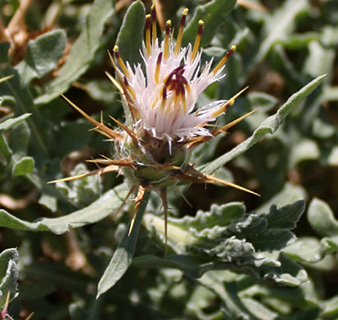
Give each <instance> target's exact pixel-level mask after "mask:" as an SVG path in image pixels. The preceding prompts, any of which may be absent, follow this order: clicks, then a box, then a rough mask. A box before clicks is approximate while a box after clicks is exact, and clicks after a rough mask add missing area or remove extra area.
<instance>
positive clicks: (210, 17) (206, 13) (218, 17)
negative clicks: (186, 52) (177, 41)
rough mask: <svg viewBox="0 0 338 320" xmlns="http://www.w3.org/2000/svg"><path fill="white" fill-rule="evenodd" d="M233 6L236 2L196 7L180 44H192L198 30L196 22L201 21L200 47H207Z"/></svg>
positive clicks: (225, 0) (224, 0) (216, 0)
mask: <svg viewBox="0 0 338 320" xmlns="http://www.w3.org/2000/svg"><path fill="white" fill-rule="evenodd" d="M235 4H236V0H213V1H210V2H208V3H206V4H204V5H200V6H198V7H197V9H196V10H195V13H194V16H193V18H192V19H191V21H190V22H189V24H188V25H187V27H186V28H185V30H184V33H183V39H182V44H183V45H187V44H188V43H189V42H190V43H191V44H193V43H194V41H195V38H196V35H197V30H198V21H199V20H200V19H202V20H203V21H204V30H203V36H202V39H201V46H202V47H203V46H207V45H208V44H209V43H210V42H211V40H212V39H213V37H214V35H215V33H216V31H217V28H218V27H219V25H220V24H221V23H222V22H223V21H224V20H225V19H226V17H227V15H228V14H229V13H230V12H231V10H232V9H233V8H234V6H235Z"/></svg>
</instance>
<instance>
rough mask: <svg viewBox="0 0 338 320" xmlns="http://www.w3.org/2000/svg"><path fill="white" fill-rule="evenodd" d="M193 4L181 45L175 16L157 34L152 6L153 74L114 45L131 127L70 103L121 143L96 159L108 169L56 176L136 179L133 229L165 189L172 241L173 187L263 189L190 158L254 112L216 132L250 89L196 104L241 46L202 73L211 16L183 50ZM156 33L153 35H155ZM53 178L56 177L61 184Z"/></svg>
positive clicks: (147, 46) (149, 43) (149, 50)
mask: <svg viewBox="0 0 338 320" xmlns="http://www.w3.org/2000/svg"><path fill="white" fill-rule="evenodd" d="M187 13H188V10H187V9H185V10H184V11H183V13H182V18H181V22H180V27H179V31H178V36H177V40H176V44H174V43H173V41H172V39H170V33H171V22H170V20H168V21H167V24H166V32H165V37H164V40H163V41H162V42H161V43H160V42H159V39H158V38H157V33H156V32H157V31H156V30H157V25H156V12H155V7H154V5H153V7H152V13H151V15H147V16H146V27H145V28H146V30H145V33H146V39H145V43H144V44H143V54H142V58H143V60H144V67H145V73H143V70H142V68H141V65H140V64H138V65H134V66H133V68H132V67H131V66H130V64H129V63H128V62H127V63H125V62H124V61H123V60H122V58H121V56H120V54H119V51H118V47H117V46H115V47H114V57H112V56H111V55H110V58H111V61H112V64H113V66H114V69H115V75H116V78H117V79H115V78H114V77H113V76H111V75H110V74H108V73H107V75H108V77H109V79H110V80H111V81H112V82H113V84H114V85H115V86H116V87H117V89H118V90H119V91H120V94H121V96H122V98H123V102H124V104H125V105H126V107H127V109H128V110H129V113H128V114H127V115H126V117H130V118H131V119H129V118H128V120H131V121H128V123H130V122H131V125H130V126H127V125H125V124H123V123H121V122H119V121H118V120H116V119H114V118H112V117H111V119H112V120H113V121H114V122H115V123H116V124H117V126H118V128H117V129H111V128H109V127H107V126H106V125H104V124H103V122H102V120H101V122H98V121H96V120H95V119H93V118H91V117H90V116H89V115H87V114H86V113H85V112H84V111H82V110H81V109H80V108H79V107H77V106H76V105H75V104H74V103H72V102H71V101H69V100H68V99H67V98H66V97H64V99H66V101H68V103H69V104H70V105H72V106H73V107H74V108H75V109H76V110H77V111H78V112H80V113H81V114H82V116H83V117H85V118H86V119H87V120H88V121H89V122H91V123H92V124H93V125H94V126H95V130H96V131H97V132H99V133H100V134H102V135H104V136H106V137H107V138H109V139H110V140H111V141H113V142H114V144H115V149H116V157H115V158H114V159H109V158H104V159H95V160H91V161H90V162H94V163H96V164H97V165H104V167H102V168H100V169H98V170H95V171H92V172H90V173H86V174H82V175H79V176H75V177H68V178H64V179H61V180H56V181H70V180H75V179H79V178H83V177H86V176H90V175H101V174H104V173H108V172H118V173H119V174H122V175H124V176H125V177H126V178H127V179H128V181H130V182H131V185H132V187H131V191H130V193H129V194H131V193H132V192H133V191H134V190H136V189H137V190H138V191H137V196H136V198H135V203H136V205H135V209H134V215H133V217H132V220H131V224H130V228H129V234H130V232H131V231H132V229H133V225H134V222H135V218H136V213H137V210H138V207H139V205H140V203H141V201H142V199H143V197H144V194H145V192H146V191H147V190H155V191H158V192H159V193H160V195H161V198H162V201H163V208H164V217H165V219H164V220H165V241H166V242H167V209H168V205H167V196H166V188H167V187H169V186H171V185H173V184H175V183H177V182H178V181H186V182H189V183H217V184H221V185H225V186H230V187H233V188H236V189H239V190H242V191H246V192H249V193H252V194H255V195H258V194H257V193H255V192H253V191H251V190H248V189H246V188H243V187H240V186H238V185H236V184H233V183H230V182H228V181H224V180H221V179H218V178H216V177H214V176H211V175H207V174H205V173H202V172H199V171H198V170H196V169H195V168H194V167H193V166H192V165H191V164H190V163H189V158H190V153H191V152H192V150H193V149H194V148H195V147H196V146H198V145H200V144H201V143H204V142H206V141H208V140H210V139H212V138H213V137H215V136H217V135H219V134H221V133H224V132H225V131H227V130H228V129H229V128H231V127H232V126H233V125H235V124H236V123H238V122H239V121H241V120H243V119H244V118H245V117H247V116H248V115H250V114H251V113H252V112H251V113H248V114H246V115H244V116H243V117H241V118H239V119H237V120H235V121H233V122H231V123H228V124H227V125H225V126H223V127H221V128H216V127H214V128H213V129H212V130H209V129H207V128H206V126H207V124H208V123H209V122H210V121H214V120H215V119H216V118H217V117H218V116H220V115H221V114H223V113H224V112H225V111H226V110H227V109H228V108H229V107H231V106H232V105H233V104H234V102H235V99H236V98H237V97H238V96H239V95H240V94H241V93H242V92H243V91H244V90H245V89H244V90H242V91H241V92H239V93H238V94H236V95H235V96H234V97H232V98H231V99H230V100H228V101H215V102H214V103H212V104H211V105H208V106H205V107H203V108H200V109H196V101H197V99H198V96H199V95H200V94H201V93H202V92H203V91H204V90H205V89H206V88H207V87H208V86H209V85H210V84H211V83H212V82H215V81H218V80H219V79H220V78H221V77H222V76H221V75H220V74H221V72H222V70H223V69H224V66H225V63H226V61H227V60H228V59H229V58H230V56H231V55H232V54H233V52H234V51H235V50H236V47H235V46H232V47H231V50H230V51H229V52H228V53H227V54H226V55H225V56H224V57H223V59H221V61H220V62H219V63H218V64H217V65H216V67H215V68H214V69H212V70H211V65H212V61H210V62H208V63H207V64H206V66H205V68H204V70H203V71H202V72H199V71H200V64H201V54H202V53H201V51H198V50H199V43H200V40H201V36H202V31H203V25H204V24H203V21H200V22H199V29H198V33H197V36H196V39H195V43H194V45H193V46H192V45H191V44H189V45H188V46H187V47H184V48H181V40H182V34H183V28H184V24H185V19H186V15H187ZM151 35H152V37H151ZM56 181H53V182H56Z"/></svg>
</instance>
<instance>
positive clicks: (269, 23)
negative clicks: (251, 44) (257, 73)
mask: <svg viewBox="0 0 338 320" xmlns="http://www.w3.org/2000/svg"><path fill="white" fill-rule="evenodd" d="M306 8H308V2H307V1H306V0H299V1H296V2H295V1H293V0H288V1H285V2H284V3H283V5H282V6H281V7H280V8H279V9H278V10H276V11H275V12H274V13H273V14H272V15H270V16H267V17H266V19H265V24H264V29H263V34H262V36H261V39H263V40H262V41H261V42H260V43H257V52H255V53H253V52H252V51H250V52H248V55H247V57H246V59H245V60H244V61H247V62H246V65H247V66H246V69H247V70H249V71H251V70H252V69H253V68H254V67H255V66H257V64H259V63H260V62H261V61H263V60H264V59H265V57H266V56H267V54H268V52H269V51H270V49H271V47H272V46H273V45H274V44H275V43H277V42H278V41H283V40H285V39H287V36H288V35H289V34H290V33H291V32H292V30H293V29H294V27H295V21H296V17H297V15H299V13H300V12H302V11H304V10H305V9H306Z"/></svg>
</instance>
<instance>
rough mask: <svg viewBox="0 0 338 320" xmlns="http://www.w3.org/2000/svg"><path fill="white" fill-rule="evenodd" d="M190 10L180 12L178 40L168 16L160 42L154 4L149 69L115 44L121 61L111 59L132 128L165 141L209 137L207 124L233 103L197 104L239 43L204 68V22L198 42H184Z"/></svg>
mask: <svg viewBox="0 0 338 320" xmlns="http://www.w3.org/2000/svg"><path fill="white" fill-rule="evenodd" d="M187 13H188V9H185V10H184V11H183V13H182V18H181V22H180V26H179V30H178V36H177V39H176V43H174V42H173V40H172V39H171V38H170V35H171V21H170V20H168V21H167V23H166V31H165V36H164V39H163V40H162V41H160V40H159V39H158V38H157V36H156V14H155V9H154V6H153V8H152V14H151V15H147V16H146V26H145V29H146V30H145V33H146V39H145V42H144V43H143V48H142V58H143V62H144V69H145V72H143V69H142V66H141V64H138V65H134V66H133V67H132V66H131V65H130V64H129V63H126V64H125V63H124V62H123V60H122V58H121V57H120V54H119V51H118V47H117V46H115V48H114V53H115V58H116V61H117V65H116V63H115V62H113V64H114V67H115V70H116V74H117V77H118V78H119V80H120V86H118V88H119V89H120V91H121V94H122V95H123V96H124V97H125V102H126V104H127V105H128V107H129V109H130V111H131V113H132V116H133V122H134V123H133V125H134V129H135V130H145V131H146V132H147V133H148V134H149V135H150V136H152V137H154V138H156V139H160V140H167V141H168V142H169V145H170V144H171V143H172V142H183V141H185V142H186V141H189V140H191V138H192V137H196V136H211V133H210V131H209V130H208V129H207V128H205V126H206V124H208V123H209V122H210V121H213V120H215V118H216V117H218V116H219V115H220V114H222V113H223V112H224V111H225V110H226V108H227V107H229V106H230V105H231V103H228V102H226V101H223V100H221V101H215V102H213V103H212V104H210V105H208V106H205V107H203V108H200V109H196V102H197V99H198V97H199V95H200V94H201V93H202V92H203V91H204V90H205V89H206V88H207V87H208V86H209V85H210V84H211V83H213V82H215V81H217V80H219V79H220V78H221V77H222V71H223V68H224V66H225V63H226V61H227V60H228V59H229V58H230V56H231V55H232V53H233V52H234V51H235V50H236V47H235V46H232V48H231V50H230V51H229V52H228V53H227V54H226V56H225V57H224V58H223V59H222V60H221V61H220V62H219V64H218V65H217V66H216V67H215V68H214V69H212V68H211V66H212V60H211V61H209V62H208V63H207V64H206V65H205V66H204V68H203V70H202V72H200V69H201V67H202V66H201V54H202V51H199V44H200V40H201V37H202V32H203V26H204V23H203V21H202V20H200V21H199V28H198V32H197V35H196V39H195V43H194V45H193V46H192V44H190V43H189V44H188V46H186V47H181V42H182V34H183V28H184V24H185V19H186V15H187ZM151 29H152V30H151ZM151 35H152V37H151ZM119 67H120V68H119Z"/></svg>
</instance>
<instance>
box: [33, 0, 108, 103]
mask: <svg viewBox="0 0 338 320" xmlns="http://www.w3.org/2000/svg"><path fill="white" fill-rule="evenodd" d="M113 13H114V4H113V1H112V0H96V1H95V2H94V3H93V5H92V8H91V10H90V13H89V16H88V18H87V19H86V22H85V24H84V26H83V29H82V32H81V34H80V36H79V38H78V39H77V40H76V42H75V44H74V45H73V47H72V49H71V51H70V53H69V56H68V58H67V61H66V63H65V64H64V65H63V66H62V68H61V69H60V70H59V71H58V77H57V78H55V79H54V80H53V81H52V82H50V83H49V84H48V85H47V86H46V87H45V92H46V93H45V94H44V95H42V96H40V97H38V98H37V99H36V101H35V102H36V103H37V104H45V103H47V102H49V101H51V100H53V99H54V98H56V97H58V96H59V95H60V94H61V93H63V92H65V91H66V90H67V89H68V88H69V87H70V86H71V85H72V83H73V82H74V81H75V80H77V79H78V78H79V77H80V76H81V75H82V74H83V73H84V72H85V71H86V70H87V69H88V67H89V66H90V64H91V63H92V61H93V59H94V57H95V53H96V51H97V49H98V48H99V47H100V45H101V43H102V42H101V41H102V34H103V31H104V25H105V23H106V22H107V21H108V19H110V18H111V16H112V15H113Z"/></svg>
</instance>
